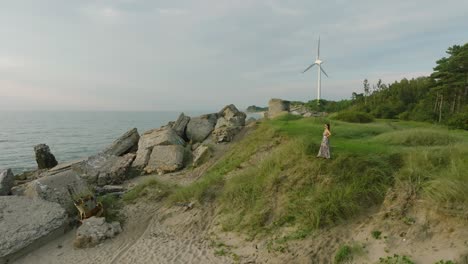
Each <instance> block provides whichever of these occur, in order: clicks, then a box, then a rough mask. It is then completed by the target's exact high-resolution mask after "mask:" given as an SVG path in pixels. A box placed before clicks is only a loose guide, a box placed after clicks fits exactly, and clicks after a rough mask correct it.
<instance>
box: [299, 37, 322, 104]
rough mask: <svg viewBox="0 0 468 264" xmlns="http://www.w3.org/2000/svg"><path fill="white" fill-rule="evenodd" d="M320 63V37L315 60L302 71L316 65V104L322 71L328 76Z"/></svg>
mask: <svg viewBox="0 0 468 264" xmlns="http://www.w3.org/2000/svg"><path fill="white" fill-rule="evenodd" d="M322 63H323V61H322V60H320V37H319V39H318V46H317V58H316V59H315V62H314V63H312V64H311V65H310V66H309V67H307V69H305V70H304V71H303V72H302V73H305V72H306V71H308V70H309V69H310V68H312V67H313V66H314V65H317V67H318V69H317V74H318V80H317V105H320V92H321V83H322V81H321V77H322V72H323V74H325V76H327V77H328V74H327V73H326V72H325V70H324V69H323V68H322Z"/></svg>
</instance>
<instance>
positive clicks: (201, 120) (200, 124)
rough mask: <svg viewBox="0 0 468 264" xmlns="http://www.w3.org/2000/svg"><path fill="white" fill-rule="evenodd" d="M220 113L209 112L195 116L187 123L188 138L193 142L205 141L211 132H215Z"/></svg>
mask: <svg viewBox="0 0 468 264" xmlns="http://www.w3.org/2000/svg"><path fill="white" fill-rule="evenodd" d="M217 120H218V114H208V115H202V116H199V117H193V118H191V119H190V121H189V123H188V124H187V130H186V134H187V138H188V139H189V140H190V141H191V142H192V143H197V142H203V140H205V138H207V137H208V136H209V135H210V134H211V132H213V130H214V128H215V125H216V121H217Z"/></svg>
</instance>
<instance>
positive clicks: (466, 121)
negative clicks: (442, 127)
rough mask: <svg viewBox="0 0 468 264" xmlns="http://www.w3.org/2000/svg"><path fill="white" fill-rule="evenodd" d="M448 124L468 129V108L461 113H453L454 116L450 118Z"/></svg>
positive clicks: (456, 127) (451, 126) (453, 127)
mask: <svg viewBox="0 0 468 264" xmlns="http://www.w3.org/2000/svg"><path fill="white" fill-rule="evenodd" d="M447 125H448V126H449V128H452V129H464V130H468V108H467V109H466V110H465V111H463V112H461V113H457V114H455V115H453V117H451V118H450V119H449V120H448V122H447Z"/></svg>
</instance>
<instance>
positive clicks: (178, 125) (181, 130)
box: [172, 113, 190, 139]
mask: <svg viewBox="0 0 468 264" xmlns="http://www.w3.org/2000/svg"><path fill="white" fill-rule="evenodd" d="M189 121H190V117H189V116H186V115H184V113H181V114H180V115H179V118H177V121H175V123H174V124H173V125H172V128H173V129H174V131H175V132H176V133H177V135H179V137H181V138H183V139H187V136H186V134H185V130H186V129H187V124H188V123H189Z"/></svg>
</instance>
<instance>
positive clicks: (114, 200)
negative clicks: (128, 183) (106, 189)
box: [97, 194, 124, 223]
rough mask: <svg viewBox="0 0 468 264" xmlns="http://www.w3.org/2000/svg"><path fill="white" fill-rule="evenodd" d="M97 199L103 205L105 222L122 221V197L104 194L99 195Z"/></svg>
mask: <svg viewBox="0 0 468 264" xmlns="http://www.w3.org/2000/svg"><path fill="white" fill-rule="evenodd" d="M97 200H98V201H99V202H101V203H102V206H103V207H104V217H105V218H106V222H109V223H110V222H114V221H118V222H121V223H122V222H123V220H124V215H123V214H122V208H123V203H122V199H120V198H119V197H118V196H116V195H114V194H106V195H103V196H99V197H98V198H97Z"/></svg>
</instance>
